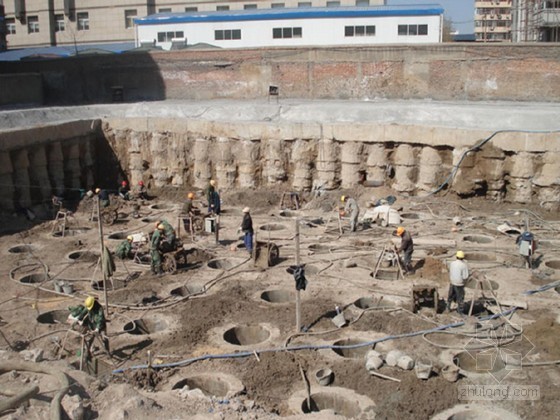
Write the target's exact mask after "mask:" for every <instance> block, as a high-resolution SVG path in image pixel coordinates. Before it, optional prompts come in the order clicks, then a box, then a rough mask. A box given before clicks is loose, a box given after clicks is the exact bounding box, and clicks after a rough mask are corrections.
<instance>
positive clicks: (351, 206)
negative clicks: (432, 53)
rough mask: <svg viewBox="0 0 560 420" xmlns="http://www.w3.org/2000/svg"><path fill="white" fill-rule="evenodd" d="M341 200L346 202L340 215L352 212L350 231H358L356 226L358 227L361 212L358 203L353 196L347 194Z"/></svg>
mask: <svg viewBox="0 0 560 420" xmlns="http://www.w3.org/2000/svg"><path fill="white" fill-rule="evenodd" d="M340 201H342V202H343V203H344V210H343V211H342V212H341V213H340V215H341V216H346V215H348V214H350V231H351V232H356V228H357V227H358V215H359V214H360V208H359V207H358V203H357V202H356V200H354V199H353V198H352V197H348V196H346V195H343V196H342V197H340Z"/></svg>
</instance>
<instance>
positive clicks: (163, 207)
mask: <svg viewBox="0 0 560 420" xmlns="http://www.w3.org/2000/svg"><path fill="white" fill-rule="evenodd" d="M150 208H151V209H152V210H169V209H171V208H173V206H172V205H171V204H165V203H160V204H152V205H151V206H150ZM155 221H156V220H155V219H154V222H155Z"/></svg>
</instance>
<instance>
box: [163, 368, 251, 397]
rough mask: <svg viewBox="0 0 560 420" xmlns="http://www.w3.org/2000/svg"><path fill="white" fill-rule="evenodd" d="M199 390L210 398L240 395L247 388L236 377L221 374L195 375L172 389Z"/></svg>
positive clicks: (182, 380)
mask: <svg viewBox="0 0 560 420" xmlns="http://www.w3.org/2000/svg"><path fill="white" fill-rule="evenodd" d="M184 388H187V389H189V390H193V389H199V390H201V391H202V393H203V394H204V395H206V396H208V397H226V396H228V395H229V396H235V395H239V394H240V393H241V392H243V390H244V389H245V387H244V386H243V384H242V383H241V381H240V380H239V379H237V378H236V377H235V376H232V375H229V374H226V373H223V372H219V373H210V374H200V375H193V376H190V377H187V378H184V379H181V380H180V381H179V382H177V383H176V384H175V385H173V387H172V389H184Z"/></svg>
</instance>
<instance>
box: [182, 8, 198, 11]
mask: <svg viewBox="0 0 560 420" xmlns="http://www.w3.org/2000/svg"><path fill="white" fill-rule="evenodd" d="M185 12H198V7H185Z"/></svg>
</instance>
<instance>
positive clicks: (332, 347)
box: [112, 308, 517, 374]
mask: <svg viewBox="0 0 560 420" xmlns="http://www.w3.org/2000/svg"><path fill="white" fill-rule="evenodd" d="M516 310H517V308H512V309H509V310H507V311H504V312H502V313H499V314H494V315H489V316H486V317H482V318H478V320H479V321H486V320H490V319H496V318H498V317H502V316H506V315H509V314H512V313H514V312H515V311H516ZM464 324H465V321H459V322H455V323H451V324H447V325H441V326H439V327H435V328H431V329H429V330H422V331H415V332H411V333H404V334H399V335H389V336H385V337H381V338H378V339H376V340H372V341H367V342H364V343H358V344H352V345H346V346H341V345H328V344H325V345H311V344H306V345H301V346H293V347H280V348H271V349H264V350H258V351H257V350H249V351H244V352H239V353H227V354H208V355H204V356H198V357H192V358H190V359H185V360H181V361H179V362H173V363H162V364H159V365H151V366H149V365H137V366H131V367H128V368H121V369H115V370H113V372H112V373H113V374H117V373H123V372H125V371H126V370H138V369H147V368H149V367H151V368H154V369H160V368H175V367H182V366H185V365H188V364H191V363H194V362H198V361H201V360H214V359H237V358H241V357H250V356H254V354H255V352H256V353H278V352H285V351H300V350H352V349H357V348H361V347H368V346H374V345H375V344H378V343H382V342H384V341H390V340H397V339H401V338H409V337H416V336H419V335H423V334H427V333H431V332H436V331H442V330H446V329H448V328H455V327H460V326H462V325H464Z"/></svg>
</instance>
